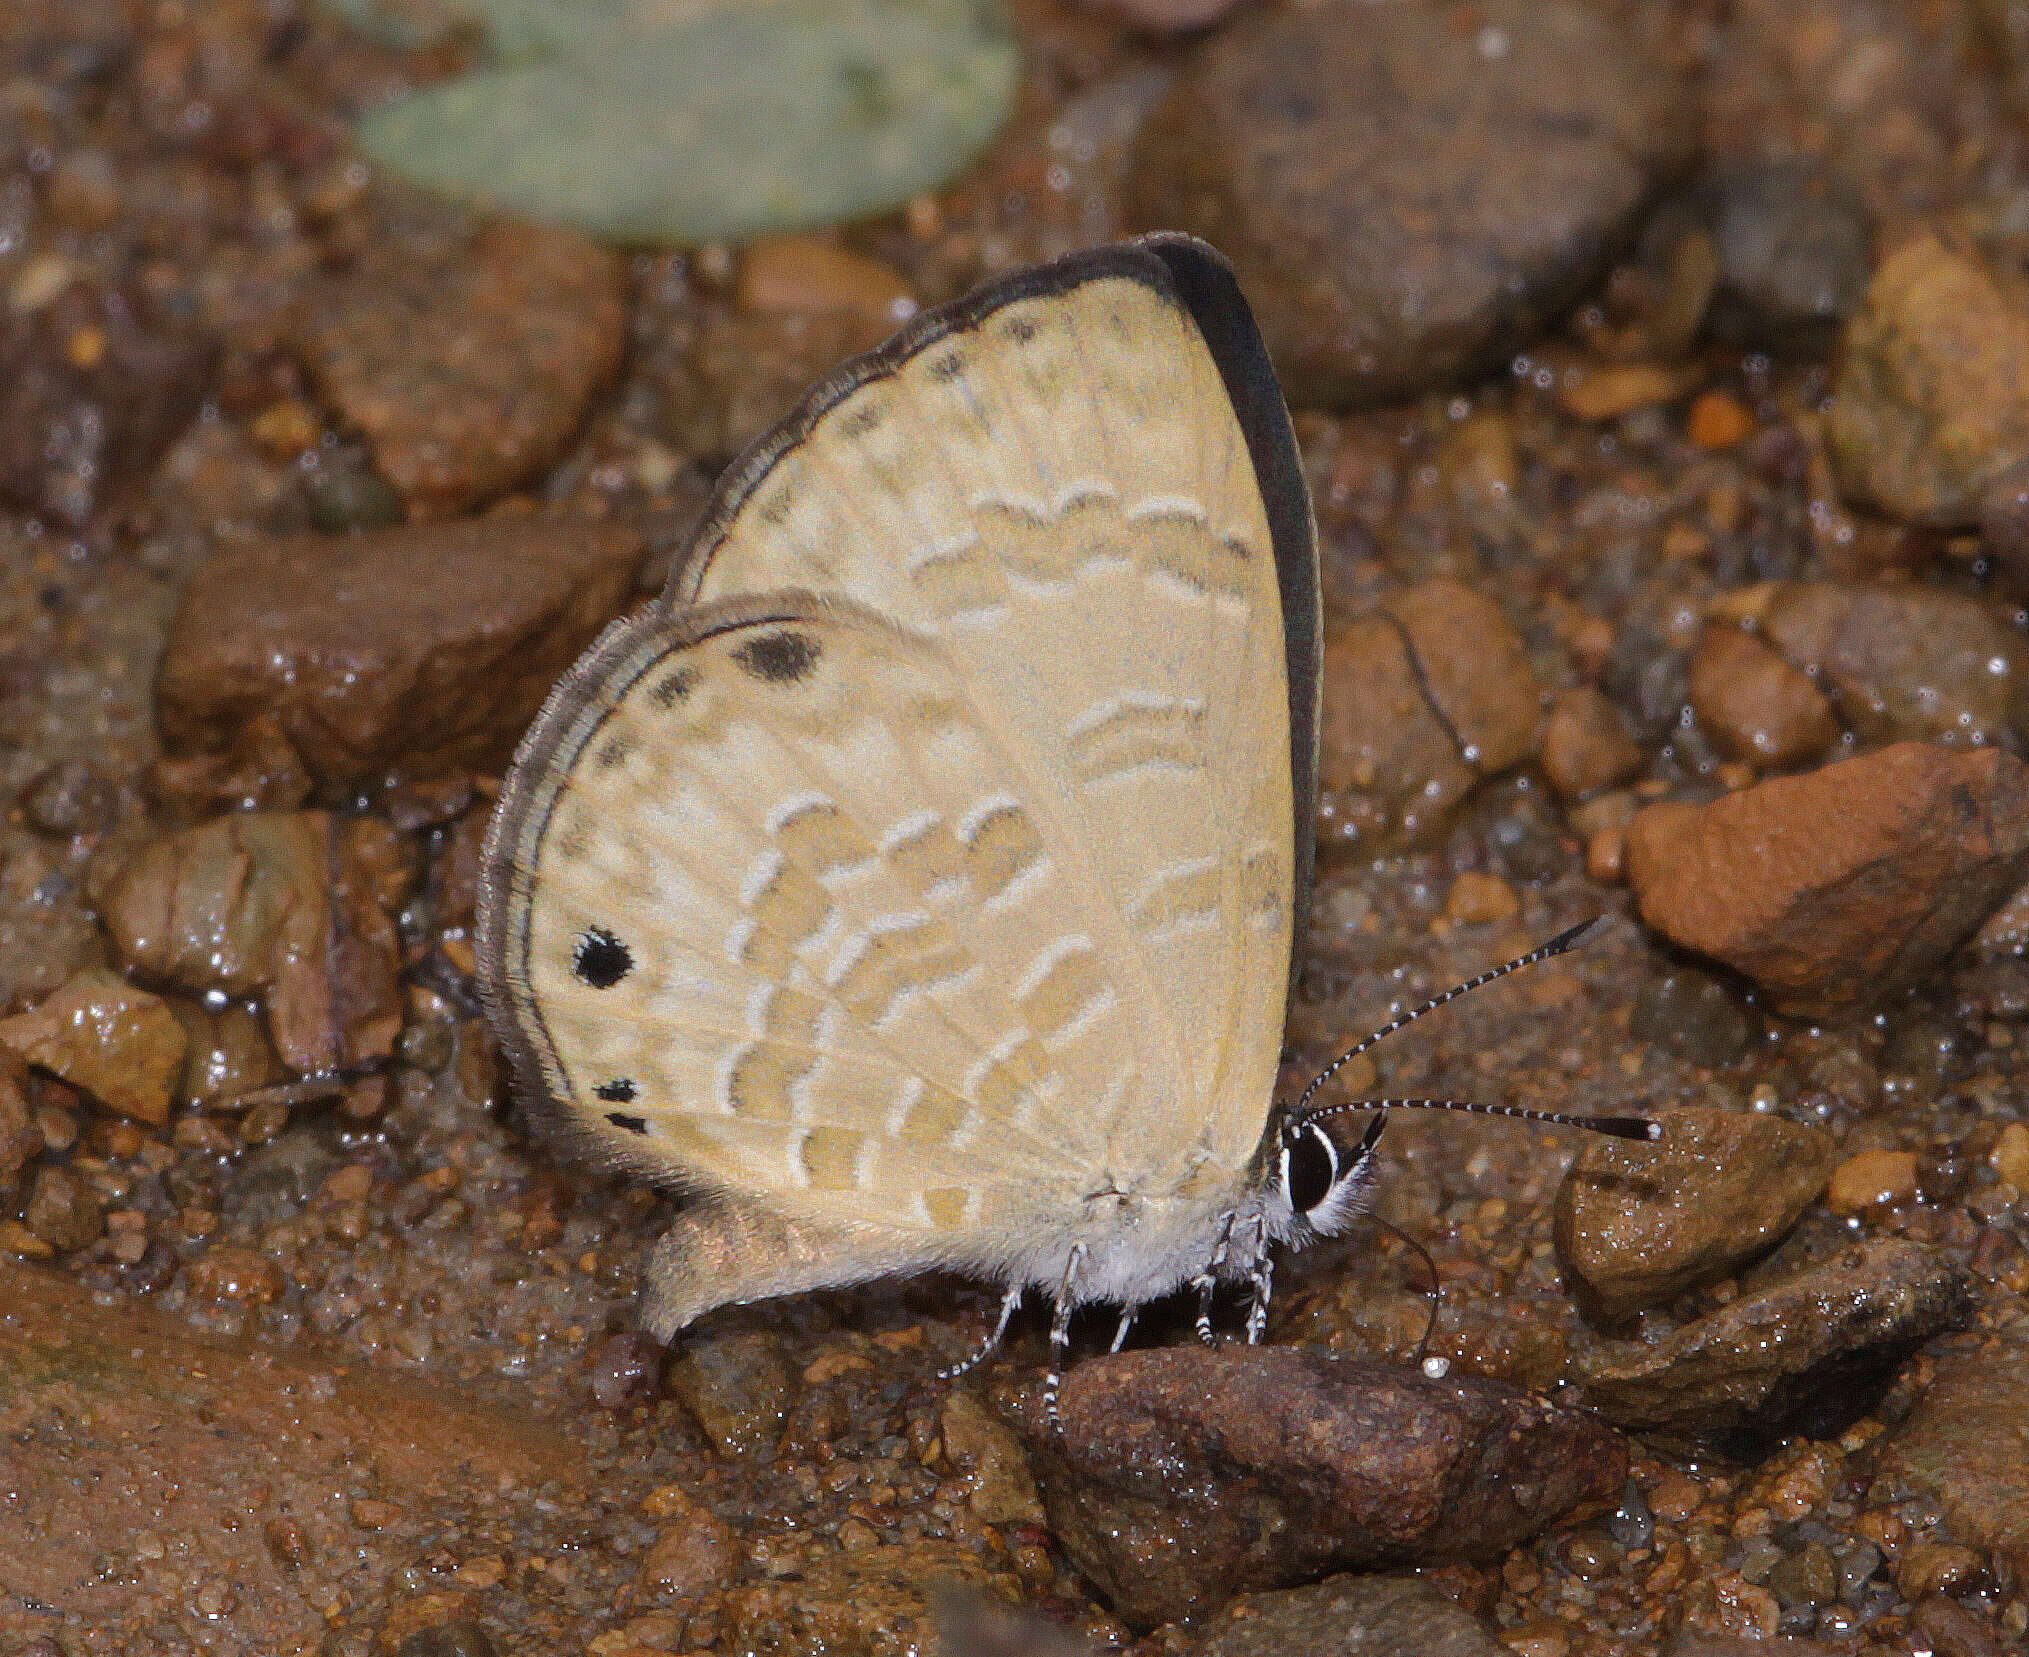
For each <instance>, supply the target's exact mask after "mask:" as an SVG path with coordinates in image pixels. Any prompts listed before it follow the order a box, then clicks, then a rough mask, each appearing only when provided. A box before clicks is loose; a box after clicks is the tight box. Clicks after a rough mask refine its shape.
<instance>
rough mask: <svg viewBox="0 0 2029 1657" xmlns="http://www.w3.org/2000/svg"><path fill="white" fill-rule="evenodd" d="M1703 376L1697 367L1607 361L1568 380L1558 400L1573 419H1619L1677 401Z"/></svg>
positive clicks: (1560, 390)
mask: <svg viewBox="0 0 2029 1657" xmlns="http://www.w3.org/2000/svg"><path fill="white" fill-rule="evenodd" d="M1702 378H1703V373H1702V371H1700V370H1698V369H1695V368H1675V367H1671V368H1666V367H1664V366H1663V365H1662V364H1660V363H1646V362H1626V363H1606V364H1602V365H1600V366H1598V367H1589V368H1587V369H1586V370H1585V371H1584V372H1583V373H1582V374H1577V375H1573V376H1571V377H1570V378H1568V379H1566V380H1565V382H1564V383H1563V384H1562V385H1561V386H1559V387H1558V389H1557V401H1558V402H1559V403H1560V404H1561V405H1562V406H1563V409H1564V412H1565V413H1566V414H1569V415H1571V416H1572V417H1573V418H1574V419H1578V420H1591V421H1601V420H1617V419H1619V418H1620V417H1621V416H1622V415H1623V414H1632V413H1634V411H1635V410H1636V409H1644V408H1653V407H1654V406H1655V405H1656V404H1658V403H1674V402H1675V401H1676V400H1677V399H1678V398H1679V397H1681V396H1683V395H1684V394H1685V393H1686V392H1687V391H1689V390H1691V389H1692V387H1694V386H1695V385H1697V383H1698V381H1699V380H1700V379H1702Z"/></svg>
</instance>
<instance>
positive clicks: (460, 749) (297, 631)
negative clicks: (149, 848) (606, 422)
mask: <svg viewBox="0 0 2029 1657" xmlns="http://www.w3.org/2000/svg"><path fill="white" fill-rule="evenodd" d="M641 552H642V544H641V541H640V538H639V537H638V536H637V535H636V534H635V532H634V531H632V530H630V529H624V528H620V527H618V526H614V525H607V524H587V523H575V522H566V521H560V520H554V519H543V518H508V519H501V518H487V519H481V520H476V521H468V522H461V523H455V524H440V525H434V526H426V527H423V528H419V529H391V530H382V531H379V532H377V533H373V534H365V535H356V536H348V537H343V538H338V537H325V536H299V537H293V538H290V539H287V540H280V541H273V542H268V543H265V544H262V545H258V546H252V547H247V548H243V549H235V550H233V551H229V552H223V553H220V554H218V555H217V556H215V557H213V558H212V559H211V560H209V561H208V562H207V563H205V564H204V565H203V566H202V567H201V568H199V569H198V571H197V572H196V574H194V575H193V576H192V577H191V578H190V581H189V583H188V584H187V585H186V586H185V588H184V590H183V594H182V596H181V598H180V600H179V602H178V604H177V609H176V615H175V618H174V620H173V621H172V622H171V624H170V630H169V640H168V645H167V648H166V649H165V651H164V653H163V657H162V665H161V668H160V670H159V672H158V675H157V679H156V717H157V720H158V722H159V723H160V725H161V729H162V736H163V740H164V742H165V743H166V744H167V745H168V746H169V747H170V748H171V749H172V750H176V751H180V752H185V753H190V752H198V751H204V750H218V749H224V748H226V747H228V746H229V745H230V744H231V743H232V742H233V740H234V738H235V736H236V735H237V734H238V733H239V732H240V731H241V730H242V729H243V728H244V727H245V726H246V725H247V723H248V722H249V721H251V720H254V719H256V718H259V717H262V716H267V717H269V718H271V719H273V721H274V722H275V723H276V724H277V725H278V726H279V727H280V729H281V731H282V733H283V735H284V736H286V737H287V738H288V741H289V743H290V745H291V746H293V748H294V749H295V751H296V752H297V753H298V754H300V755H301V756H302V759H303V763H304V764H305V765H306V766H307V767H308V768H309V769H310V771H311V773H312V775H314V776H315V777H316V778H317V780H318V781H319V782H320V783H322V784H323V785H325V786H326V787H327V788H345V787H348V786H356V785H359V784H362V783H372V782H378V781H380V780H381V779H382V778H384V777H385V776H386V775H387V774H388V773H389V772H401V773H405V774H407V775H411V776H432V775H438V774H441V773H443V772H446V771H454V770H459V769H476V770H480V771H498V770H499V769H500V768H501V767H502V766H503V765H504V764H505V763H506V761H507V758H508V756H509V755H510V754H511V753H512V752H513V749H514V744H515V742H516V740H517V739H518V738H519V737H520V735H521V732H522V730H523V729H524V728H525V727H526V726H527V724H528V722H529V721H530V720H531V719H532V718H534V716H535V713H536V710H537V709H538V708H539V707H541V705H542V699H543V697H544V696H545V695H547V694H548V692H549V688H550V685H551V684H552V683H553V682H554V681H555V680H556V678H557V677H558V675H559V674H561V673H562V672H563V671H564V669H565V668H567V667H568V666H570V664H571V663H572V662H573V661H574V660H576V659H577V656H578V654H579V653H580V652H581V651H582V650H583V649H584V648H585V646H586V645H587V644H589V643H590V642H591V640H592V638H593V636H594V635H595V634H596V633H597V632H598V630H599V629H600V628H601V627H603V626H604V625H605V624H606V623H607V622H608V621H610V620H611V619H612V618H613V616H614V615H615V614H617V613H618V611H619V610H620V608H621V606H622V605H623V604H624V603H625V602H626V598H627V595H628V593H629V592H630V591H631V590H632V585H633V579H634V569H635V566H636V564H637V563H638V562H639V560H640V557H641Z"/></svg>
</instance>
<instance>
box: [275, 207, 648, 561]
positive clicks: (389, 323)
mask: <svg viewBox="0 0 2029 1657" xmlns="http://www.w3.org/2000/svg"><path fill="white" fill-rule="evenodd" d="M626 332H627V278H626V271H625V268H624V266H623V265H622V263H621V261H620V259H619V257H618V256H617V255H615V254H613V253H611V252H609V251H608V250H606V249H604V248H601V247H599V246H597V245H596V244H594V243H592V242H590V241H587V240H586V239H585V238H583V237H581V236H577V235H573V234H572V233H571V232H569V231H565V230H555V229H548V228H545V227H542V226H538V225H532V224H528V223H525V222H523V221H521V220H516V219H506V218H499V219H486V220H483V221H481V222H479V223H477V224H476V226H475V227H474V228H473V230H472V231H471V233H470V234H469V235H466V236H464V237H456V238H453V237H422V238H415V237H410V236H404V235H403V234H401V233H400V231H399V230H392V231H391V232H390V233H387V234H382V235H376V236H375V237H374V238H373V239H372V240H371V241H370V242H369V244H368V246H367V247H366V249H365V250H364V251H363V253H362V255H361V256H360V257H359V258H358V259H356V260H354V261H352V262H351V263H350V264H349V266H348V267H347V268H346V270H345V271H344V273H343V274H342V275H339V276H336V277H334V278H332V279H331V280H330V281H329V282H327V283H325V284H324V285H323V286H322V287H321V289H320V290H319V291H317V292H315V293H314V294H312V295H311V296H310V297H309V302H308V303H306V304H305V305H304V306H303V307H302V309H301V312H300V320H299V323H298V326H297V329H296V335H295V338H294V340H293V342H292V343H293V345H294V348H295V351H296V354H297V355H298V357H300V358H301V360H302V363H303V366H304V368H305V369H306V370H307V371H308V372H309V375H310V377H311V379H312V380H313V381H314V382H315V383H316V386H317V389H318V393H319V395H320V396H321V398H322V399H323V400H324V402H325V403H326V404H327V405H328V406H330V407H331V408H333V409H334V410H335V411H336V412H337V413H338V414H339V415H340V416H342V417H343V419H344V421H345V423H346V424H348V425H350V426H352V427H353V428H355V429H356V430H358V431H359V432H361V433H362V434H363V435H364V436H365V438H366V441H367V445H368V447H369V448H370V449H371V450H372V453H373V462H374V469H375V470H376V471H377V472H379V473H380V475H381V476H382V477H384V478H385V479H387V481H388V482H389V483H391V484H393V485H394V487H395V489H396V490H397V492H398V493H399V494H400V495H401V497H402V500H403V502H404V504H405V505H406V506H407V508H408V513H409V517H410V519H411V521H421V520H425V519H437V518H450V517H454V516H456V515H457V514H459V513H461V512H464V511H466V510H467V509H468V508H470V507H472V506H475V505H477V504H478V503H479V502H481V501H484V500H487V499H490V498H491V497H493V496H495V495H498V494H501V493H503V492H504V491H506V490H508V489H511V488H514V487H515V486H517V485H519V484H521V483H523V482H525V481H527V480H528V479H530V478H533V477H536V476H538V475H539V474H541V473H542V472H544V471H545V470H547V469H548V468H549V467H550V466H551V465H552V464H553V463H554V462H555V461H556V459H557V457H558V456H559V455H560V454H561V453H562V452H563V450H564V447H565V446H566V445H567V444H568V443H569V442H570V441H571V439H572V438H573V437H574V436H575V435H576V434H577V431H578V428H579V427H580V425H581V424H582V423H583V420H584V416H585V410H586V408H587V407H588V405H589V404H590V402H591V400H592V398H593V397H594V396H595V395H596V394H597V392H598V391H599V390H600V389H601V388H602V387H603V386H604V385H605V384H606V382H607V381H608V380H609V379H610V378H611V377H612V374H613V372H614V370H615V369H616V368H617V367H618V366H619V362H620V356H621V352H622V350H623V348H624V346H625V343H626Z"/></svg>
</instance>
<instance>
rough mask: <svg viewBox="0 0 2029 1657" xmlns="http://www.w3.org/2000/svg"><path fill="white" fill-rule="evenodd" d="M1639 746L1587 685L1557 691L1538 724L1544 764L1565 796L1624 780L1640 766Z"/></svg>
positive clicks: (1610, 705)
mask: <svg viewBox="0 0 2029 1657" xmlns="http://www.w3.org/2000/svg"><path fill="white" fill-rule="evenodd" d="M1641 764H1642V751H1641V749H1640V748H1639V747H1637V746H1636V745H1635V740H1634V738H1633V736H1631V735H1630V734H1629V732H1628V728H1627V721H1626V720H1625V719H1624V718H1622V716H1621V712H1620V709H1619V708H1617V707H1615V706H1614V705H1613V703H1612V702H1611V701H1609V700H1608V699H1607V698H1606V697H1605V696H1604V695H1602V694H1601V693H1600V692H1599V691H1597V690H1594V689H1593V688H1592V687H1591V686H1590V685H1580V686H1578V687H1577V688H1576V689H1573V690H1567V691H1561V692H1559V693H1558V696H1557V700H1556V701H1555V702H1553V703H1551V704H1550V719H1549V723H1548V724H1547V725H1546V726H1545V727H1544V730H1543V770H1544V773H1545V774H1546V775H1547V776H1548V777H1549V779H1550V786H1551V787H1552V788H1554V789H1556V790H1557V793H1558V796H1559V798H1561V799H1565V800H1582V799H1584V798H1586V797H1587V796H1588V795H1592V794H1597V793H1598V792H1600V790H1602V789H1606V788H1611V787H1613V786H1614V785H1615V784H1616V783H1623V782H1626V781H1627V780H1628V779H1629V778H1630V777H1632V776H1633V775H1634V774H1635V773H1636V772H1637V771H1639V770H1640V769H1641Z"/></svg>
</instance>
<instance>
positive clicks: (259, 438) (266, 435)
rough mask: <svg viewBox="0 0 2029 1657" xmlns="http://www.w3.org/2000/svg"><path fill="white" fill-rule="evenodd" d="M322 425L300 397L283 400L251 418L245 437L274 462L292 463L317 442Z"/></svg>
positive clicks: (315, 412)
mask: <svg viewBox="0 0 2029 1657" xmlns="http://www.w3.org/2000/svg"><path fill="white" fill-rule="evenodd" d="M321 430H322V422H320V421H319V420H318V418H317V411H316V410H315V409H313V408H312V407H311V406H310V405H309V404H308V403H306V402H304V401H303V400H302V399H301V398H300V397H284V398H282V399H281V400H280V401H279V402H274V403H270V404H269V405H268V406H267V407H266V408H264V409H262V410H261V412H260V413H259V414H257V415H255V416H254V418H253V419H252V421H251V422H249V424H248V426H247V434H248V436H250V437H252V438H253V440H254V442H255V444H256V445H258V446H259V448H260V449H261V450H262V452H264V453H265V454H267V455H268V456H269V457H270V458H271V459H274V460H294V459H295V458H296V457H297V456H298V455H300V454H301V453H303V451H304V450H306V449H308V448H311V447H312V446H314V445H315V444H316V442H317V438H318V434H319V432H320V431H321Z"/></svg>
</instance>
